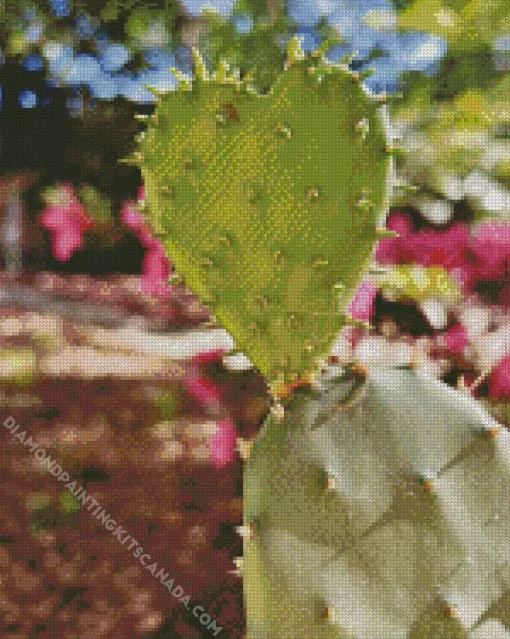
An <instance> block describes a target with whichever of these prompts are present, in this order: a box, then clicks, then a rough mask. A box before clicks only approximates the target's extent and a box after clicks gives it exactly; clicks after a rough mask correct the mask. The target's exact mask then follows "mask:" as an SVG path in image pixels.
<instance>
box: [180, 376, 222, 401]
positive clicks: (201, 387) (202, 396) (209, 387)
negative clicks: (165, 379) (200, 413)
mask: <svg viewBox="0 0 510 639" xmlns="http://www.w3.org/2000/svg"><path fill="white" fill-rule="evenodd" d="M184 383H185V386H186V389H187V391H188V393H189V394H190V395H192V396H193V397H194V398H195V399H197V400H198V401H199V402H200V403H201V404H214V403H217V402H218V401H219V400H220V399H221V396H222V392H221V390H220V389H219V388H218V386H216V384H215V383H214V382H213V381H212V380H210V379H208V378H207V377H203V376H201V375H194V376H192V377H190V378H188V379H186V380H185V382H184Z"/></svg>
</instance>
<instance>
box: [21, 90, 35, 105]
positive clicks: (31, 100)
mask: <svg viewBox="0 0 510 639" xmlns="http://www.w3.org/2000/svg"><path fill="white" fill-rule="evenodd" d="M19 103H20V106H21V107H22V108H23V109H33V108H34V107H35V106H37V94H36V93H35V91H21V92H20V94H19Z"/></svg>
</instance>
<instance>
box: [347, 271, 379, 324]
mask: <svg viewBox="0 0 510 639" xmlns="http://www.w3.org/2000/svg"><path fill="white" fill-rule="evenodd" d="M376 295H377V286H376V285H375V284H373V283H372V282H370V281H368V280H365V281H364V282H362V284H361V286H360V287H359V288H358V290H357V291H356V294H355V295H354V297H353V299H352V301H351V303H350V305H349V313H350V315H351V317H352V318H353V319H357V320H360V321H362V322H367V323H370V321H371V320H372V317H373V315H374V302H375V297H376Z"/></svg>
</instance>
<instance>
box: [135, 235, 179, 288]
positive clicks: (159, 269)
mask: <svg viewBox="0 0 510 639" xmlns="http://www.w3.org/2000/svg"><path fill="white" fill-rule="evenodd" d="M170 273H171V267H170V262H169V261H168V258H167V256H166V253H165V249H164V248H163V245H162V244H161V242H159V241H158V240H155V241H154V242H153V243H152V244H150V245H149V247H148V249H147V252H146V253H145V257H144V259H143V264H142V282H141V289H142V293H144V294H145V295H152V296H153V297H157V298H159V299H164V300H166V299H168V297H169V296H170V294H171V292H172V289H173V287H172V286H168V285H166V284H165V282H166V281H167V280H168V278H169V277H170Z"/></svg>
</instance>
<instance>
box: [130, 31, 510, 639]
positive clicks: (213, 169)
mask: <svg viewBox="0 0 510 639" xmlns="http://www.w3.org/2000/svg"><path fill="white" fill-rule="evenodd" d="M178 78H179V90H177V91H174V92H169V93H167V94H165V95H158V98H159V103H158V106H157V110H156V113H155V115H154V116H153V117H152V118H151V119H150V121H149V124H148V128H147V132H146V135H145V136H144V137H143V138H142V139H141V140H140V142H139V148H138V151H137V152H136V154H134V156H133V158H132V161H134V162H136V163H138V164H140V166H141V169H142V175H143V178H144V183H145V188H146V203H147V211H148V215H149V217H150V220H151V222H152V224H153V226H154V228H155V230H156V232H158V233H159V234H160V236H161V238H162V240H163V242H164V243H165V245H166V248H167V250H168V254H169V256H170V257H171V259H172V261H173V263H174V265H175V266H176V269H177V271H178V272H179V273H180V274H181V275H182V276H184V278H185V281H186V283H187V284H188V285H189V286H190V287H191V288H192V289H193V290H194V291H195V292H196V293H197V294H198V295H200V296H201V298H202V299H203V300H204V302H205V303H207V304H208V305H209V306H210V307H211V310H212V311H213V313H214V315H215V317H216V318H217V319H218V321H219V322H221V323H222V324H223V326H224V327H225V328H226V329H227V330H228V331H229V332H230V333H231V335H232V337H233V338H234V341H235V342H236V347H237V348H238V349H240V350H241V351H243V352H244V353H245V354H246V355H247V356H248V357H249V358H250V360H251V361H252V362H253V363H254V364H255V365H256V366H257V367H258V368H259V370H260V371H261V372H262V373H263V374H264V375H265V376H266V379H267V381H268V383H269V385H270V390H271V392H272V395H273V399H274V408H273V410H272V411H271V414H270V415H269V417H268V419H267V422H266V424H265V426H264V428H263V430H262V433H261V435H260V437H259V439H258V441H257V442H256V444H255V446H254V447H253V450H252V452H251V454H250V456H249V459H248V462H247V467H246V476H245V517H244V522H243V525H242V526H241V527H240V529H239V532H240V534H242V536H243V538H244V547H245V560H244V564H243V574H244V578H245V595H246V604H247V620H248V639H280V638H281V637H292V639H440V638H444V639H453V638H455V639H457V638H458V639H464V638H466V637H470V638H471V639H481V638H483V637H486V638H487V639H496V638H497V637H503V638H507V639H509V637H510V633H508V630H507V629H506V627H505V624H508V614H507V616H506V617H505V614H504V613H501V610H505V609H506V608H508V602H509V601H510V577H509V574H510V573H509V572H508V566H509V565H510V551H509V549H510V525H509V519H510V508H509V507H508V494H509V492H510V468H509V465H510V462H509V454H508V453H509V446H510V442H509V436H508V433H507V431H506V430H503V429H502V428H501V427H499V425H498V424H496V423H495V422H494V420H492V419H491V418H490V417H489V416H488V415H487V413H485V412H484V411H483V410H482V408H481V407H480V406H479V405H478V404H477V403H476V402H475V400H473V399H472V398H470V397H468V396H467V395H466V394H462V393H460V392H459V391H454V390H452V389H449V388H448V387H447V386H446V385H444V384H442V383H441V382H438V381H434V380H431V379H428V378H425V377H423V376H421V375H420V374H419V373H418V372H416V371H414V370H411V369H409V370H401V369H388V368H374V369H372V370H369V371H365V370H362V369H360V367H359V366H358V367H357V366H352V367H350V368H347V369H345V370H336V369H335V368H334V367H331V368H330V369H329V370H327V371H326V372H325V373H323V374H322V375H319V374H318V373H317V370H318V365H319V363H320V362H321V360H322V358H323V357H324V356H325V355H326V354H327V353H328V351H329V348H330V346H331V344H332V342H333V340H334V339H335V337H336V335H337V334H338V332H339V330H340V329H341V328H342V327H343V326H345V325H346V324H347V323H349V322H350V319H349V317H348V316H347V314H346V309H347V306H348V303H349V301H350V299H351V297H352V294H353V291H354V290H355V288H356V287H357V285H358V284H359V282H360V280H361V278H362V276H363V273H364V271H365V269H366V268H367V267H368V265H369V263H370V260H371V257H372V253H373V249H374V246H375V244H376V242H377V241H378V239H379V238H380V237H385V236H386V234H387V232H386V231H385V230H384V228H383V225H384V217H385V211H386V206H387V196H388V191H389V187H390V186H391V158H392V156H393V155H394V154H395V153H396V152H397V150H396V149H394V148H392V147H391V141H388V140H387V136H386V130H387V127H386V125H385V114H384V108H383V107H381V105H380V103H379V101H378V100H376V99H375V98H374V97H373V96H371V95H369V94H368V93H367V92H366V91H365V89H364V88H363V86H362V83H361V78H360V77H359V75H357V74H353V73H351V72H350V71H349V69H348V67H347V66H346V65H343V64H331V63H329V62H328V61H326V60H325V58H324V50H323V49H321V50H319V51H317V52H316V53H315V54H313V55H311V56H305V55H304V54H303V52H302V51H301V49H300V47H299V46H298V42H297V41H296V40H293V41H292V42H291V45H290V47H289V61H288V64H287V66H286V69H285V71H284V72H283V73H282V75H281V77H280V78H279V80H278V81H277V82H276V84H275V85H274V86H273V87H272V89H271V91H270V92H269V93H268V94H266V95H259V94H257V93H256V92H255V91H254V90H253V89H252V88H251V87H250V86H249V85H248V84H247V83H246V82H242V81H240V80H239V79H238V78H237V77H236V75H235V74H233V73H231V72H230V70H229V69H228V68H227V67H226V66H225V65H224V64H222V65H220V68H219V69H218V70H217V71H216V73H214V74H210V73H209V72H208V71H207V69H206V67H205V65H204V63H203V61H202V59H201V58H200V56H199V55H198V54H197V53H195V73H194V76H193V78H191V79H189V78H187V77H185V76H182V75H179V76H178ZM238 569H239V570H238V571H240V570H241V563H239V566H238ZM505 602H506V603H505ZM505 606H506V608H505Z"/></svg>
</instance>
